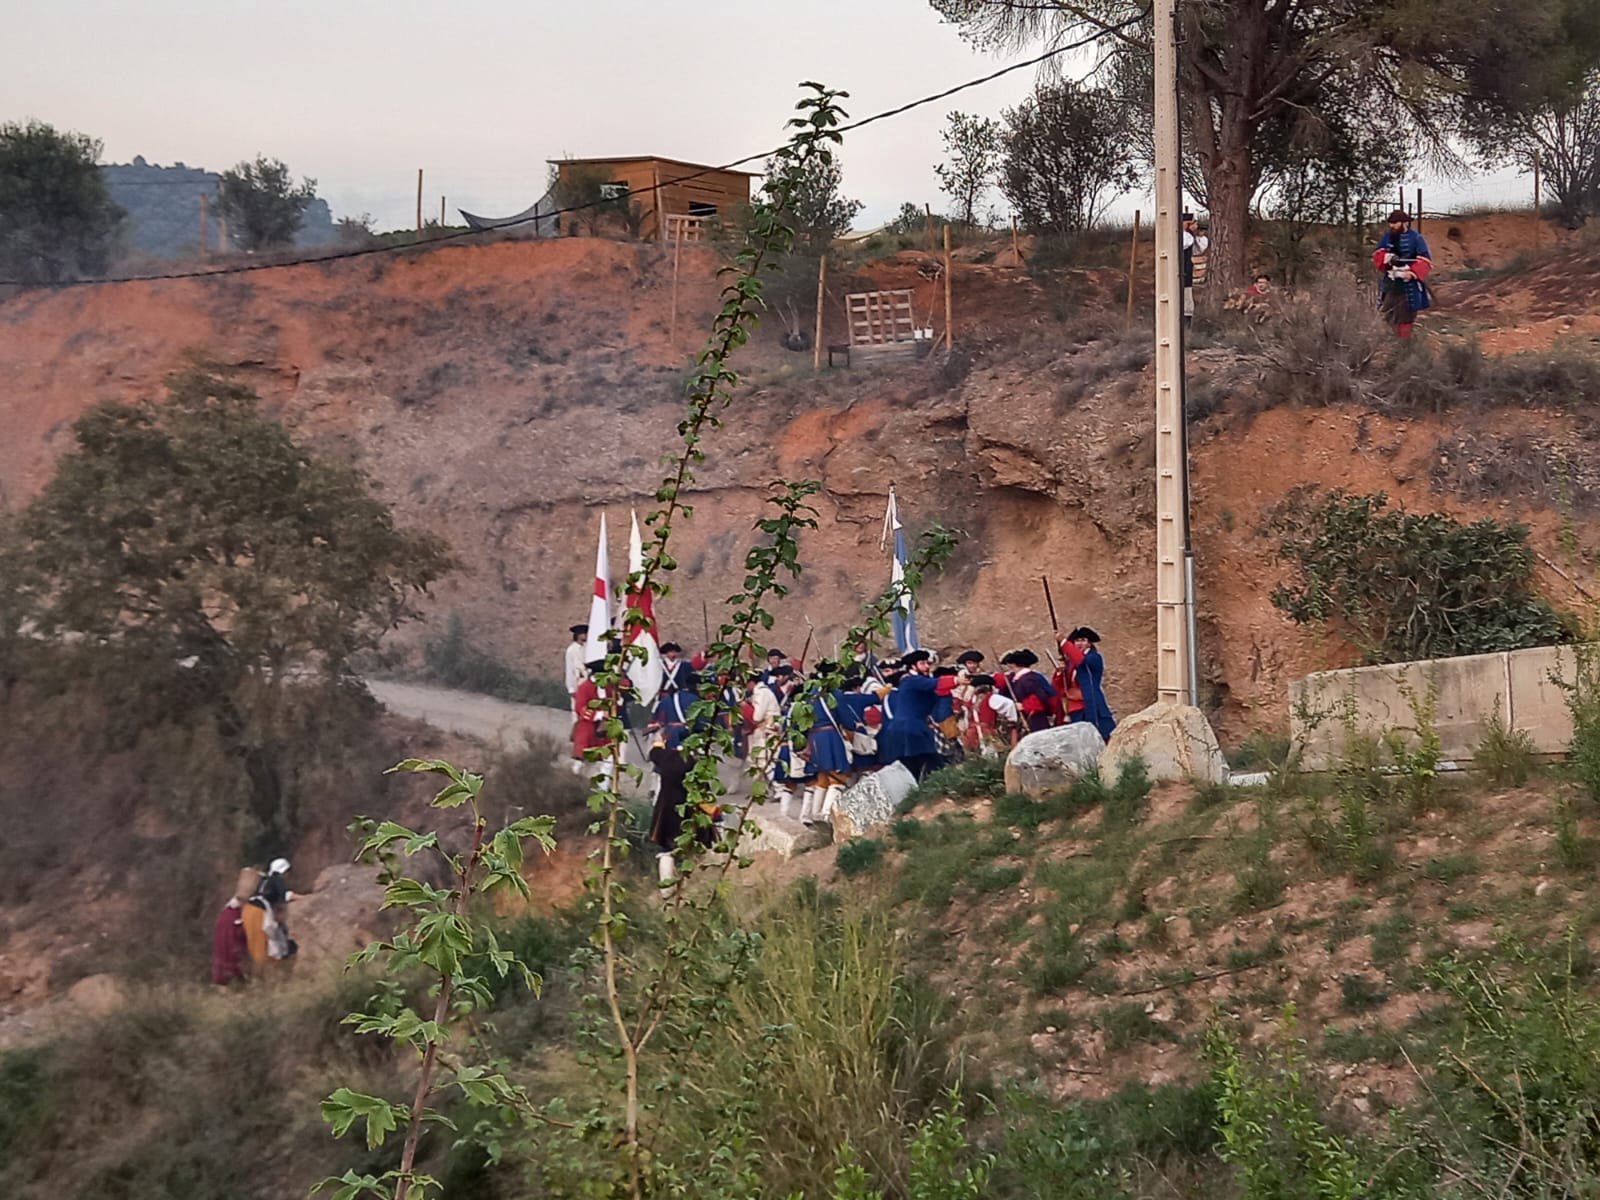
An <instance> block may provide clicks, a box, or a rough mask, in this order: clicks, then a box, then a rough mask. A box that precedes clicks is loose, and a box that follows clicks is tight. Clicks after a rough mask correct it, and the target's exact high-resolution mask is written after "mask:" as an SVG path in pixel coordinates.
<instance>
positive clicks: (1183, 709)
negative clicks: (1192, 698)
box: [1100, 704, 1228, 783]
mask: <svg viewBox="0 0 1600 1200" xmlns="http://www.w3.org/2000/svg"><path fill="white" fill-rule="evenodd" d="M1133 758H1142V759H1144V762H1145V766H1146V767H1147V768H1148V769H1149V772H1150V778H1151V779H1152V780H1154V781H1155V782H1157V783H1168V782H1179V781H1184V780H1192V781H1193V782H1195V783H1226V782H1228V760H1227V759H1226V758H1224V757H1223V754H1222V747H1221V746H1219V745H1217V735H1216V734H1215V733H1214V732H1213V731H1212V729H1211V722H1209V721H1207V720H1206V717H1205V714H1204V713H1202V712H1201V711H1200V710H1199V709H1198V708H1195V707H1194V706H1192V705H1183V704H1152V705H1151V706H1150V707H1149V708H1143V709H1140V710H1139V711H1138V712H1136V713H1134V714H1133V715H1132V716H1131V717H1125V718H1123V720H1122V722H1121V723H1120V724H1119V725H1118V726H1117V731H1116V732H1115V733H1113V734H1112V735H1111V743H1110V745H1108V746H1107V747H1106V748H1105V751H1104V752H1103V753H1102V754H1101V755H1100V774H1101V775H1102V776H1103V777H1104V778H1105V780H1106V782H1107V783H1112V782H1115V781H1116V779H1117V778H1118V777H1119V776H1120V775H1121V774H1122V767H1123V764H1124V763H1126V762H1128V761H1129V760H1130V759H1133Z"/></svg>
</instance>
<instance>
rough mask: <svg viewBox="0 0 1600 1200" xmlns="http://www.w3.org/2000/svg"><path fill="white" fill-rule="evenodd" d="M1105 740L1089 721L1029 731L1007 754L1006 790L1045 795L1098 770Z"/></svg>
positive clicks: (1070, 784)
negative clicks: (1034, 731) (1033, 731)
mask: <svg viewBox="0 0 1600 1200" xmlns="http://www.w3.org/2000/svg"><path fill="white" fill-rule="evenodd" d="M1105 748H1106V743H1105V739H1104V738H1102V737H1101V736H1100V731H1099V730H1098V729H1096V728H1095V727H1094V726H1093V725H1090V724H1089V723H1088V722H1087V721H1080V722H1079V723H1077V724H1076V725H1058V726H1057V727H1056V728H1054V729H1041V730H1040V731H1039V732H1037V733H1030V734H1029V735H1028V736H1027V737H1025V738H1023V739H1022V740H1021V741H1020V742H1018V743H1017V744H1016V747H1015V748H1014V749H1013V750H1012V751H1011V753H1010V754H1009V755H1007V756H1006V791H1008V792H1024V793H1026V794H1027V795H1029V796H1043V795H1046V794H1047V793H1050V792H1059V791H1062V790H1064V789H1066V788H1069V787H1071V786H1072V785H1073V784H1074V783H1076V782H1077V781H1078V780H1080V779H1082V778H1083V777H1084V776H1085V775H1087V774H1089V773H1090V772H1091V771H1094V770H1096V769H1098V767H1099V765H1100V755H1101V753H1102V752H1103V751H1104V750H1105Z"/></svg>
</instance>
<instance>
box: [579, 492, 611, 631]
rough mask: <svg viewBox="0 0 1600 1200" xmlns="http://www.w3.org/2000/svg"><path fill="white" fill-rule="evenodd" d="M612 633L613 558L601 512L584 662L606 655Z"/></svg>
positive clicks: (604, 519)
mask: <svg viewBox="0 0 1600 1200" xmlns="http://www.w3.org/2000/svg"><path fill="white" fill-rule="evenodd" d="M610 633H611V559H610V558H609V557H608V556H607V554H606V514H605V513H601V514H600V548H599V550H597V551H596V552H595V556H594V598H593V599H592V600H590V601H589V640H588V641H587V642H585V643H584V647H583V660H584V662H594V661H596V660H597V659H601V658H604V657H605V656H606V643H607V642H608V641H609V640H610Z"/></svg>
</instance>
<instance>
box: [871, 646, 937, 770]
mask: <svg viewBox="0 0 1600 1200" xmlns="http://www.w3.org/2000/svg"><path fill="white" fill-rule="evenodd" d="M900 662H901V664H902V665H903V666H904V667H905V668H906V673H905V676H904V677H903V678H902V679H901V680H900V682H899V683H898V684H897V685H896V686H895V689H894V691H892V692H890V693H889V695H888V696H887V697H885V698H884V723H883V732H882V733H880V734H879V735H878V757H879V759H880V760H882V761H883V762H884V763H885V764H888V763H892V762H898V763H901V764H903V765H904V766H905V768H906V770H908V771H910V772H911V774H912V775H913V776H915V777H916V778H917V779H919V780H920V779H921V778H922V777H923V776H925V775H927V774H928V773H929V772H930V771H934V770H937V769H938V767H939V761H940V760H939V743H938V741H937V739H936V738H935V737H934V734H933V724H932V722H931V720H930V718H931V717H932V715H933V709H934V705H935V704H936V703H937V702H938V699H939V697H940V696H941V695H946V694H948V693H950V692H953V691H954V690H955V686H956V677H955V676H954V675H947V676H945V677H944V678H942V679H935V678H934V677H933V656H932V655H931V654H929V653H928V652H927V651H926V650H913V651H912V652H911V653H910V654H907V655H906V656H905V657H904V658H902V659H901V660H900Z"/></svg>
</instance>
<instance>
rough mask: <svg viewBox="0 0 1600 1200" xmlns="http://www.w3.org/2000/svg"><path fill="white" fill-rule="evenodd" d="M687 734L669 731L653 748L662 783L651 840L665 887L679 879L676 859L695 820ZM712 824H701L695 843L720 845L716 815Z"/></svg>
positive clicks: (652, 759) (653, 763)
mask: <svg viewBox="0 0 1600 1200" xmlns="http://www.w3.org/2000/svg"><path fill="white" fill-rule="evenodd" d="M685 736H687V735H686V731H685V730H684V728H683V727H682V726H675V727H669V728H667V729H663V730H662V731H661V736H660V737H659V738H657V739H656V741H655V743H654V744H653V745H652V746H651V747H650V765H651V766H652V767H654V768H655V771H656V775H657V776H658V777H659V778H660V780H661V786H660V788H659V789H658V790H657V792H656V801H655V807H654V809H653V810H652V812H651V817H650V840H651V841H653V842H654V843H655V844H656V845H657V846H658V847H660V853H659V854H657V855H656V872H657V877H658V878H659V879H660V880H661V882H662V883H663V884H668V883H671V882H672V881H673V880H674V879H676V878H677V877H678V864H677V859H676V858H675V857H674V854H675V851H676V847H677V845H678V839H679V838H681V837H682V836H683V827H684V824H685V823H686V822H688V821H689V820H690V819H691V814H690V808H689V785H688V780H689V772H690V771H692V770H693V769H694V761H693V759H691V758H690V757H689V756H688V755H687V754H685V753H684V751H683V742H684V738H685ZM707 815H709V816H710V817H711V818H712V821H708V822H700V823H697V827H696V829H695V834H694V836H695V841H696V842H698V843H699V844H700V845H702V846H706V847H710V846H714V845H715V844H716V841H717V835H716V831H715V829H714V828H713V823H712V822H714V821H715V819H716V815H717V814H716V813H715V812H714V811H713V812H711V813H708V814H707Z"/></svg>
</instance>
